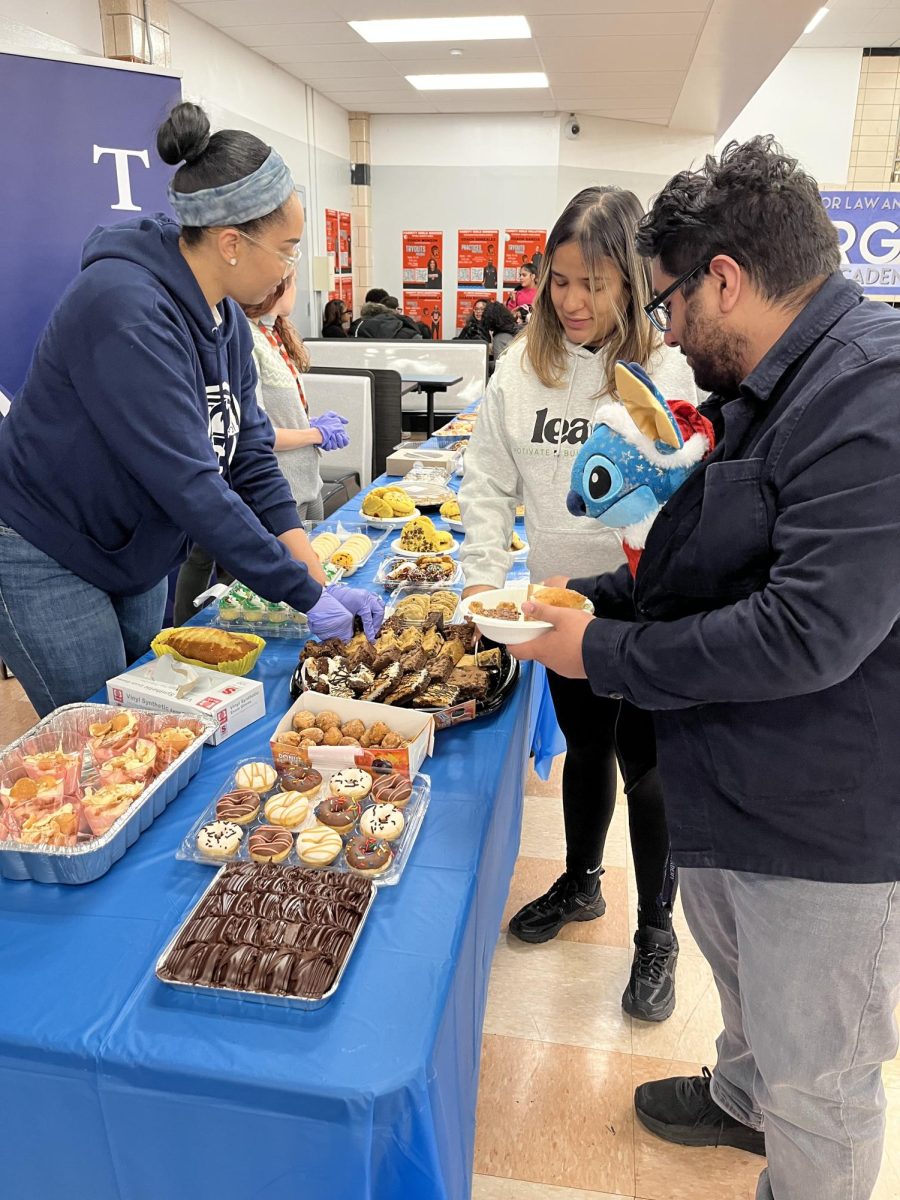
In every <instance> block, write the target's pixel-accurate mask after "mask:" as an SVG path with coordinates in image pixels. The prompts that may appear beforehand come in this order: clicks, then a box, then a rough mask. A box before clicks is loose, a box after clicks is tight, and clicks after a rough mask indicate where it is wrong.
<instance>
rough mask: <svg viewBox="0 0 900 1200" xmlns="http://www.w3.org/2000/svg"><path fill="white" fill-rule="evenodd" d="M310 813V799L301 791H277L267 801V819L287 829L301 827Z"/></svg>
mask: <svg viewBox="0 0 900 1200" xmlns="http://www.w3.org/2000/svg"><path fill="white" fill-rule="evenodd" d="M308 813H309V800H307V798H306V797H305V796H303V795H301V794H300V792H276V793H275V795H274V796H272V797H270V798H269V799H268V800H267V801H266V807H265V814H266V820H267V821H271V822H272V824H273V825H281V826H283V827H284V828H285V829H299V828H300V826H301V825H302V824H303V822H304V821H305V820H306V817H307V814H308Z"/></svg>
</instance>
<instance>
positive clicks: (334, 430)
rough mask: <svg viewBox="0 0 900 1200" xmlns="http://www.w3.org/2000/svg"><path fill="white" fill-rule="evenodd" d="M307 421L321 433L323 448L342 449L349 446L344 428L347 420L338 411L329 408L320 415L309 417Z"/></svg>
mask: <svg viewBox="0 0 900 1200" xmlns="http://www.w3.org/2000/svg"><path fill="white" fill-rule="evenodd" d="M309 423H310V426H311V427H312V428H313V429H318V431H319V433H321V435H322V449H323V450H342V449H343V448H344V446H349V444H350V438H349V437H348V436H347V434H346V432H345V430H344V426H345V425H346V424H348V421H347V418H346V417H342V416H341V414H340V413H336V412H332V411H331V410H330V409H329V411H328V412H324V413H322V415H321V417H311V418H310V422H309Z"/></svg>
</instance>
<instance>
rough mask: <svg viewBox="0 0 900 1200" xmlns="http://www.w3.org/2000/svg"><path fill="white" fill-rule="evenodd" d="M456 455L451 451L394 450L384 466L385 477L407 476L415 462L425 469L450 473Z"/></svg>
mask: <svg viewBox="0 0 900 1200" xmlns="http://www.w3.org/2000/svg"><path fill="white" fill-rule="evenodd" d="M455 458H456V454H455V453H454V452H453V451H452V450H419V451H415V450H406V449H405V448H404V449H403V450H395V451H394V452H393V454H389V455H388V457H387V461H386V462H385V464H384V471H385V474H386V475H408V474H409V472H410V471H411V470H412V469H413V467H414V466H415V465H416V463H417V462H420V463H422V464H423V465H424V466H426V467H440V468H442V469H443V470H444V471H450V469H451V468H452V466H453V460H454V459H455Z"/></svg>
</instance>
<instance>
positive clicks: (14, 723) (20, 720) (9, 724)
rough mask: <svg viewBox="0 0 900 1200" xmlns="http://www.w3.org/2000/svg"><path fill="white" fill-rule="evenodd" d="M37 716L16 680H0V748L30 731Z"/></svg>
mask: <svg viewBox="0 0 900 1200" xmlns="http://www.w3.org/2000/svg"><path fill="white" fill-rule="evenodd" d="M37 719H38V716H37V713H36V712H35V711H34V709H33V708H32V707H31V704H30V702H29V700H28V697H27V696H26V695H25V693H24V692H23V691H22V685H21V684H20V683H19V682H18V680H16V679H0V747H2V746H6V745H8V743H9V742H11V741H13V740H14V739H15V738H17V737H19V736H20V735H21V734H23V733H24V732H25V730H26V729H30V728H31V726H32V725H33V724H34V723H35V721H37Z"/></svg>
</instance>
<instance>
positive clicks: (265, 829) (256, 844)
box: [247, 825, 294, 862]
mask: <svg viewBox="0 0 900 1200" xmlns="http://www.w3.org/2000/svg"><path fill="white" fill-rule="evenodd" d="M293 844H294V838H293V835H292V833H291V831H290V830H289V829H282V828H281V827H280V826H279V827H278V828H275V826H273V825H260V827H259V828H258V829H254V830H253V832H252V833H251V834H250V840H249V842H248V843H247V848H248V849H249V851H250V857H251V858H252V859H253V861H254V862H279V861H281V860H282V859H285V858H287V856H288V855H289V854H290V852H291V847H292V846H293Z"/></svg>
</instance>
